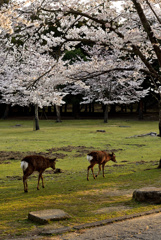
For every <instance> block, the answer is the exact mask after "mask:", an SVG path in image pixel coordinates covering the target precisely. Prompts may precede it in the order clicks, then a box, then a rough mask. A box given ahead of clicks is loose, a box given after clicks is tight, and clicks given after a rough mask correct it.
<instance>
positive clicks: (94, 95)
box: [65, 48, 148, 122]
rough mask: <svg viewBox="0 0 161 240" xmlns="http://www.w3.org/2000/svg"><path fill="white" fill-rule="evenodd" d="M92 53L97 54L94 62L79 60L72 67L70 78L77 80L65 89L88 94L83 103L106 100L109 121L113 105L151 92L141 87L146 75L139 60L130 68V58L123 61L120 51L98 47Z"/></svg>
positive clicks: (134, 100)
mask: <svg viewBox="0 0 161 240" xmlns="http://www.w3.org/2000/svg"><path fill="white" fill-rule="evenodd" d="M96 53H97V55H96ZM90 54H91V56H93V57H91V58H90V60H91V61H88V62H84V61H81V62H79V64H78V63H77V62H76V63H75V64H74V65H72V66H71V69H72V70H71V72H72V76H71V75H70V76H69V77H70V78H72V79H74V80H76V81H77V82H76V83H75V84H72V85H68V86H67V87H66V88H65V90H66V91H67V92H71V93H72V94H75V95H76V94H80V93H81V94H82V95H84V96H85V97H84V98H83V102H82V104H89V103H92V102H94V101H95V102H99V103H102V104H103V105H104V106H105V111H104V122H107V120H108V106H109V105H112V104H130V103H133V102H138V101H139V100H140V99H141V98H144V97H145V96H146V95H147V94H148V89H147V90H143V89H142V87H141V84H142V83H143V81H144V76H143V74H142V73H141V72H138V71H136V69H137V68H138V66H139V65H140V64H141V62H140V63H139V60H138V61H136V60H135V59H132V58H131V60H130V62H131V66H130V65H129V66H128V67H127V63H128V61H129V59H128V60H122V58H123V55H122V54H120V53H118V52H117V51H113V53H112V52H111V51H110V52H109V50H108V51H107V50H105V49H104V48H101V49H97V51H96V48H95V49H94V50H91V51H90V52H89V53H88V55H90ZM124 59H126V58H125V56H124ZM115 62H117V65H115ZM116 66H117V67H116Z"/></svg>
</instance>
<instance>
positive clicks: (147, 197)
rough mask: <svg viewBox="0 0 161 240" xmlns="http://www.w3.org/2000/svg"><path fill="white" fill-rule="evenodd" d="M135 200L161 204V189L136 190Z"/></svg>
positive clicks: (134, 193)
mask: <svg viewBox="0 0 161 240" xmlns="http://www.w3.org/2000/svg"><path fill="white" fill-rule="evenodd" d="M133 199H135V200H136V201H138V202H149V203H155V204H158V203H161V189H160V188H159V189H157V188H149V189H148V188H146V189H139V190H135V191H134V192H133Z"/></svg>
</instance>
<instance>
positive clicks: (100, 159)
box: [87, 151, 116, 181]
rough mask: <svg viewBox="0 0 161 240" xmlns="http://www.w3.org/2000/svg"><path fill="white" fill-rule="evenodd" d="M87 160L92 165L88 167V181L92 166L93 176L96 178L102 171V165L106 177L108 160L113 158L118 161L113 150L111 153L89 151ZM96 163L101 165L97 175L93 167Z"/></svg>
mask: <svg viewBox="0 0 161 240" xmlns="http://www.w3.org/2000/svg"><path fill="white" fill-rule="evenodd" d="M87 160H88V161H89V163H90V165H89V166H88V168H87V180H88V181H89V169H90V168H91V171H92V174H93V178H94V179H95V178H96V177H97V176H98V175H99V173H100V171H101V165H102V172H103V177H105V174H104V167H105V164H106V162H108V161H110V160H112V161H113V162H116V159H115V154H114V153H113V152H112V154H110V153H106V152H104V151H92V152H91V153H89V154H88V155H87ZM95 164H98V165H99V170H98V173H97V175H96V176H95V175H94V172H93V167H94V165H95Z"/></svg>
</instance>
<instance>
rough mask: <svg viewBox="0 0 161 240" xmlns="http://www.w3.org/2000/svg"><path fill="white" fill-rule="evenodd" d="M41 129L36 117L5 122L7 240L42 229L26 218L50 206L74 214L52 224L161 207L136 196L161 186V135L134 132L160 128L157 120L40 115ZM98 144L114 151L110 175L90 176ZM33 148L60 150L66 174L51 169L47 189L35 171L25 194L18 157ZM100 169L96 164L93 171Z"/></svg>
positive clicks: (1, 213) (1, 161)
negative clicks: (91, 155) (35, 124)
mask: <svg viewBox="0 0 161 240" xmlns="http://www.w3.org/2000/svg"><path fill="white" fill-rule="evenodd" d="M40 128H41V129H40V131H33V122H32V121H21V120H15V121H14V120H12V121H9V120H7V121H0V134H1V138H0V153H1V158H0V219H1V221H0V236H2V239H5V238H8V237H9V236H10V237H15V236H21V235H22V234H23V236H25V235H26V236H27V234H29V233H31V234H32V232H34V231H37V230H38V229H41V228H43V226H41V225H38V224H35V223H32V222H31V221H29V220H28V219H27V218H28V213H29V212H31V211H36V210H41V209H50V208H57V209H62V210H64V211H66V212H67V213H69V214H70V215H71V216H72V218H71V219H70V220H64V221H60V222H54V223H51V226H53V227H62V226H72V225H78V224H81V223H87V222H93V221H99V220H103V219H107V218H113V217H116V216H122V215H125V214H126V215H128V214H132V213H136V212H142V211H147V210H151V209H154V208H159V207H160V206H159V205H152V204H143V203H137V202H135V201H134V200H133V199H132V193H133V191H134V190H135V189H138V188H142V187H147V186H149V187H152V186H154V187H160V186H161V170H160V169H157V166H158V164H159V160H160V157H161V138H159V137H152V136H146V137H135V135H141V134H146V133H149V132H158V122H157V121H132V120H129V121H124V120H109V122H108V123H107V124H104V123H103V122H102V120H64V121H63V122H62V123H56V122H55V121H52V120H41V121H40ZM97 130H105V132H97ZM93 149H95V150H107V151H114V152H115V154H116V159H117V163H116V164H115V163H113V162H109V163H107V164H106V167H105V176H106V178H103V177H102V173H100V175H99V176H98V178H97V179H96V180H94V179H93V178H92V174H91V173H90V176H89V179H90V181H87V180H86V174H87V167H88V165H89V163H88V162H87V159H86V154H87V153H88V152H90V151H91V150H93ZM28 152H36V153H40V152H41V153H42V154H46V153H49V152H50V153H51V154H57V156H58V162H57V163H56V168H60V169H62V170H63V173H59V174H54V173H53V172H52V171H51V169H48V170H46V172H45V173H44V182H45V188H44V189H42V188H40V190H39V191H37V189H36V185H37V174H33V175H32V176H31V177H30V178H29V180H28V185H29V192H28V193H24V192H23V183H22V170H21V168H20V161H21V158H20V157H19V156H20V153H21V154H22V153H23V154H24V155H25V154H28ZM15 153H16V156H17V157H15ZM62 154H63V157H61V156H62ZM3 156H4V157H3ZM13 156H14V157H13ZM49 170H50V171H49ZM97 170H98V166H95V168H94V171H95V172H97ZM0 238H1V237H0Z"/></svg>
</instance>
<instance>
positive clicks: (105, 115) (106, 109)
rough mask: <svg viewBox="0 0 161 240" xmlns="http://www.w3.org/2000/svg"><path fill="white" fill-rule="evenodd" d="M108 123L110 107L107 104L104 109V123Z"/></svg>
mask: <svg viewBox="0 0 161 240" xmlns="http://www.w3.org/2000/svg"><path fill="white" fill-rule="evenodd" d="M107 122H108V105H107V104H106V105H105V108H104V123H107Z"/></svg>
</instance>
